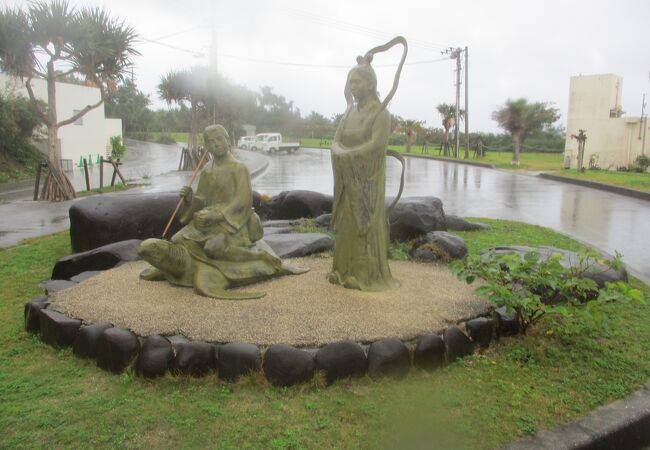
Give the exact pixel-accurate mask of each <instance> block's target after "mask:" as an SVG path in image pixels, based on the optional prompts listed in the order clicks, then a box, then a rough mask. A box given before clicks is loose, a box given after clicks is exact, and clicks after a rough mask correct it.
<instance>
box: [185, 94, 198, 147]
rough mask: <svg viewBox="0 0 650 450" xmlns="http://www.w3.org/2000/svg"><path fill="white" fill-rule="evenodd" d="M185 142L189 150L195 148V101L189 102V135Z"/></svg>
mask: <svg viewBox="0 0 650 450" xmlns="http://www.w3.org/2000/svg"><path fill="white" fill-rule="evenodd" d="M187 144H188V147H189V151H190V152H192V151H194V150H195V149H196V103H194V102H191V104H190V135H189V138H188V143H187Z"/></svg>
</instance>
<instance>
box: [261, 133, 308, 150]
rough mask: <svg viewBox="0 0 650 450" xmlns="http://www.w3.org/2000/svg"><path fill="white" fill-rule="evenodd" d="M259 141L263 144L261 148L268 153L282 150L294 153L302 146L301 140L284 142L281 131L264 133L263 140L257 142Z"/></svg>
mask: <svg viewBox="0 0 650 450" xmlns="http://www.w3.org/2000/svg"><path fill="white" fill-rule="evenodd" d="M258 136H259V135H258ZM258 143H259V144H261V147H259V149H260V150H264V151H266V152H268V153H275V152H279V151H282V150H284V151H286V152H287V153H293V152H295V151H296V150H298V149H299V148H300V142H283V141H282V135H281V134H280V133H264V138H263V140H262V141H261V142H255V144H258Z"/></svg>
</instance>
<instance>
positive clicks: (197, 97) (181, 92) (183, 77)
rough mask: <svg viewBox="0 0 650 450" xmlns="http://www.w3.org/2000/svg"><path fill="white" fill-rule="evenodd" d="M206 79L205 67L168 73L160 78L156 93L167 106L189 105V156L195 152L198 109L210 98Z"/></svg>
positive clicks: (206, 70) (206, 71)
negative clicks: (172, 104)
mask: <svg viewBox="0 0 650 450" xmlns="http://www.w3.org/2000/svg"><path fill="white" fill-rule="evenodd" d="M208 78H209V77H208V69H207V68H206V67H193V68H192V69H190V70H182V71H170V72H169V73H167V75H165V76H163V77H162V79H161V80H160V83H159V84H158V93H159V94H160V97H161V98H162V99H163V100H165V101H166V102H167V103H168V104H171V103H176V104H178V105H186V104H187V103H189V109H190V133H189V136H188V143H187V145H188V150H189V151H190V154H195V152H196V150H197V141H196V136H197V125H198V119H199V109H200V108H201V107H203V106H205V104H206V101H207V99H208V98H209V97H210V93H209V91H208Z"/></svg>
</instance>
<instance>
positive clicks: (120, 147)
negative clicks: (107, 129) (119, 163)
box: [110, 136, 126, 159]
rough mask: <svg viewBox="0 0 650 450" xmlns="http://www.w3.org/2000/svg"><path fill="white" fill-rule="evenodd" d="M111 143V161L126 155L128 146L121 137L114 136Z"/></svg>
mask: <svg viewBox="0 0 650 450" xmlns="http://www.w3.org/2000/svg"><path fill="white" fill-rule="evenodd" d="M110 141H111V159H120V158H122V157H124V155H125V154H126V145H124V143H123V142H122V137H121V136H113V137H111V139H110Z"/></svg>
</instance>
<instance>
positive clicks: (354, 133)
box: [330, 101, 399, 291]
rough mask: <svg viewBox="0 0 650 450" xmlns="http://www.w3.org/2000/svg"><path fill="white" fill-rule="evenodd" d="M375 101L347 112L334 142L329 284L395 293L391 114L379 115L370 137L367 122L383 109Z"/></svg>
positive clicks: (396, 284)
mask: <svg viewBox="0 0 650 450" xmlns="http://www.w3.org/2000/svg"><path fill="white" fill-rule="evenodd" d="M379 107H380V104H379V102H376V101H372V102H369V103H368V104H366V105H364V106H362V107H361V108H359V109H357V108H356V107H352V108H350V109H349V110H348V112H347V113H346V114H345V116H344V118H343V120H342V121H341V124H340V125H339V130H337V138H336V139H335V141H334V143H333V144H332V168H333V171H334V206H333V211H332V227H333V230H334V232H335V233H336V242H335V245H334V263H333V266H332V273H331V274H330V281H332V282H334V283H337V284H341V285H343V286H345V287H348V288H353V289H360V290H363V291H383V290H387V289H394V288H396V287H398V286H399V283H398V282H397V281H396V280H394V279H393V277H392V275H391V273H390V268H389V267H388V242H389V224H388V219H387V217H386V207H385V185H386V153H385V150H386V144H387V142H388V133H389V130H390V114H389V112H388V111H387V110H385V109H384V110H383V111H381V112H380V113H379V116H378V117H377V119H376V120H375V123H374V125H373V126H372V132H371V135H370V136H369V137H368V136H366V135H365V134H366V132H365V130H366V129H367V122H368V121H369V120H372V119H373V118H374V116H375V113H376V112H377V110H378V109H379Z"/></svg>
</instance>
